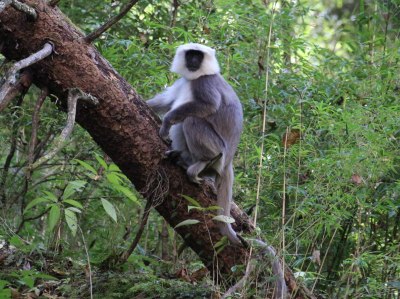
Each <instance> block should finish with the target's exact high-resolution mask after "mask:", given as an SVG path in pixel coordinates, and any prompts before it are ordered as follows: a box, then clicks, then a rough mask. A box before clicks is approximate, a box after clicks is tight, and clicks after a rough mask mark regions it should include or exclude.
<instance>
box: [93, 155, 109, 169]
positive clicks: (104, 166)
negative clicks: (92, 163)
mask: <svg viewBox="0 0 400 299" xmlns="http://www.w3.org/2000/svg"><path fill="white" fill-rule="evenodd" d="M95 158H96V160H97V162H99V164H100V165H101V166H102V167H103V168H104V169H105V170H107V169H108V166H107V163H106V161H104V159H103V158H102V157H100V156H99V155H96V156H95Z"/></svg>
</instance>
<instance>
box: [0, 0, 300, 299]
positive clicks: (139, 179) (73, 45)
mask: <svg viewBox="0 0 400 299" xmlns="http://www.w3.org/2000/svg"><path fill="white" fill-rule="evenodd" d="M21 2H23V3H26V4H28V5H29V6H31V7H33V8H34V9H35V10H36V12H37V14H38V18H37V19H36V21H29V19H28V18H27V17H26V15H25V14H24V13H22V12H20V11H17V10H15V9H13V8H12V7H7V8H6V9H5V10H4V11H2V12H1V13H0V40H1V41H2V42H3V48H2V50H1V52H2V54H3V55H4V56H5V57H6V58H8V59H12V60H20V59H22V58H24V57H27V56H29V54H31V53H33V52H35V51H37V50H38V49H40V48H42V47H43V45H44V44H45V43H46V42H51V43H52V44H53V45H54V53H53V54H52V55H50V56H49V57H47V58H45V59H44V60H42V61H40V62H38V63H37V64H35V65H32V66H31V67H29V70H30V71H31V72H32V74H33V83H34V84H35V85H37V86H38V87H41V88H42V87H47V88H48V90H49V94H52V95H55V96H56V97H57V98H58V99H59V100H60V101H61V103H62V104H63V106H64V108H65V107H66V100H67V95H68V89H69V88H79V89H80V90H82V91H83V92H85V93H89V94H91V95H92V96H94V97H96V98H97V99H98V100H99V104H98V105H96V106H90V105H86V104H85V103H82V102H78V108H77V115H76V120H77V122H78V123H79V124H80V125H81V126H82V127H83V128H84V129H85V130H87V131H88V132H89V134H90V135H91V136H92V138H93V139H94V141H95V142H96V143H97V144H98V145H99V146H100V147H101V148H102V149H103V150H104V152H105V153H106V154H107V155H108V156H109V157H110V158H111V159H112V160H113V161H114V162H115V163H116V164H117V165H118V166H119V167H120V168H121V170H122V171H123V172H124V174H125V175H126V176H127V177H128V178H129V179H130V180H131V181H132V182H133V184H134V185H135V187H136V189H137V190H138V191H139V192H141V194H143V196H144V197H145V198H146V199H151V200H152V201H153V202H154V203H155V208H156V210H157V211H158V212H159V213H160V214H161V215H162V216H163V217H164V218H165V220H166V221H167V222H168V223H169V224H170V225H171V226H172V227H175V226H176V225H177V224H178V223H180V222H182V221H184V220H187V219H198V220H200V223H198V224H195V225H190V226H182V227H179V228H177V229H176V231H177V232H178V233H179V234H180V235H181V237H182V238H183V240H184V241H185V243H186V244H187V245H188V246H189V247H191V248H192V249H193V250H194V251H195V252H196V253H197V254H198V256H199V257H200V258H201V260H202V261H203V262H204V264H205V265H206V266H207V267H208V269H209V270H211V271H212V272H215V273H225V274H229V273H231V267H233V266H234V265H237V264H244V263H245V262H246V260H247V257H248V254H249V251H248V250H247V249H245V248H239V247H233V246H226V247H225V249H224V250H223V251H221V252H220V253H219V254H216V252H215V250H214V248H213V244H215V243H217V242H218V241H219V240H220V239H221V235H220V233H219V229H218V227H217V224H216V223H214V222H213V221H212V220H211V218H212V216H210V215H206V214H205V213H203V212H199V211H196V210H191V211H190V212H188V209H187V206H188V202H187V201H186V200H185V199H184V198H183V197H182V196H181V195H182V194H184V195H187V196H190V197H192V198H194V199H196V200H197V201H198V202H199V203H200V204H201V206H203V207H207V206H211V205H215V204H216V196H215V193H214V190H213V188H212V187H211V186H210V185H208V184H203V185H202V186H197V185H195V184H192V183H190V182H189V181H188V179H187V177H186V174H185V172H184V171H183V170H182V169H180V168H179V167H178V166H176V165H174V164H173V163H172V162H170V161H169V160H167V159H165V158H164V153H165V151H166V150H167V149H168V146H167V145H166V144H165V143H164V142H163V141H162V140H161V139H160V137H159V136H158V130H159V124H160V121H159V119H158V118H157V116H155V115H154V113H153V112H152V111H151V110H150V108H149V107H148V106H147V105H146V104H145V102H144V101H143V100H142V99H141V98H140V96H139V95H138V94H137V93H136V91H135V90H134V89H133V88H132V87H131V86H130V85H129V84H128V83H127V82H126V81H125V80H124V79H123V78H122V77H121V76H120V75H119V74H118V73H117V72H116V71H115V70H114V69H113V68H112V66H111V65H110V64H109V63H108V62H107V61H106V60H105V59H104V58H103V57H102V56H101V55H100V54H99V52H98V51H97V50H96V49H95V48H94V47H93V46H92V45H90V44H89V43H87V42H85V40H84V35H83V34H82V33H81V32H80V31H79V30H78V29H77V28H76V27H74V26H73V24H72V23H71V21H69V20H68V19H67V18H66V17H65V16H64V15H63V14H62V13H61V12H60V10H59V9H58V8H57V7H51V6H49V5H47V4H46V2H44V1H35V0H23V1H21ZM231 213H232V217H233V218H234V219H235V220H236V223H235V224H234V227H235V228H236V229H237V230H243V231H245V232H250V231H252V230H253V225H252V223H251V220H250V219H249V218H248V217H247V215H246V214H245V213H244V212H242V211H241V210H240V209H238V208H237V206H234V207H233V208H232V211H231ZM286 276H287V277H286ZM285 279H286V280H287V282H290V283H288V285H289V290H290V291H293V288H295V287H296V288H297V286H295V282H294V279H293V277H292V275H291V274H290V273H289V274H286V275H285ZM290 284H292V286H291V285H290ZM293 284H294V286H293ZM297 298H303V297H297Z"/></svg>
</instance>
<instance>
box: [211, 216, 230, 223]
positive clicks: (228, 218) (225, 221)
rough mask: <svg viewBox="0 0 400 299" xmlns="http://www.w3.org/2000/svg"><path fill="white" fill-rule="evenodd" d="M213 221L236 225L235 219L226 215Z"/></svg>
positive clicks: (216, 217)
mask: <svg viewBox="0 0 400 299" xmlns="http://www.w3.org/2000/svg"><path fill="white" fill-rule="evenodd" d="M212 219H213V220H216V221H220V222H224V223H234V222H235V219H233V218H232V217H229V216H225V215H218V216H215V217H213V218H212Z"/></svg>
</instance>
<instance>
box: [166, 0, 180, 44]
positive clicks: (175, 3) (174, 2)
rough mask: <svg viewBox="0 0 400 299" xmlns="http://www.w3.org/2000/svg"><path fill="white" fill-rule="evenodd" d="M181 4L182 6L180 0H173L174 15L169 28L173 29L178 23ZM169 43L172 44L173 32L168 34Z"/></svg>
mask: <svg viewBox="0 0 400 299" xmlns="http://www.w3.org/2000/svg"><path fill="white" fill-rule="evenodd" d="M179 6H180V3H179V0H172V17H171V23H170V24H169V28H170V29H171V31H172V29H173V28H174V27H175V25H176V17H177V15H178V8H179ZM168 43H170V44H171V43H172V32H171V34H170V35H169V36H168Z"/></svg>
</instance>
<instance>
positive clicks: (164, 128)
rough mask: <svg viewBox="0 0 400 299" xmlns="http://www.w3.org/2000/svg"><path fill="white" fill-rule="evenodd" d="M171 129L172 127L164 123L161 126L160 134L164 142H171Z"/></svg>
mask: <svg viewBox="0 0 400 299" xmlns="http://www.w3.org/2000/svg"><path fill="white" fill-rule="evenodd" d="M170 128H171V126H170V125H169V124H166V123H165V122H164V121H163V123H162V125H161V128H160V132H159V134H160V137H161V138H162V139H163V140H164V141H167V142H168V141H169V138H168V137H169V129H170Z"/></svg>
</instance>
